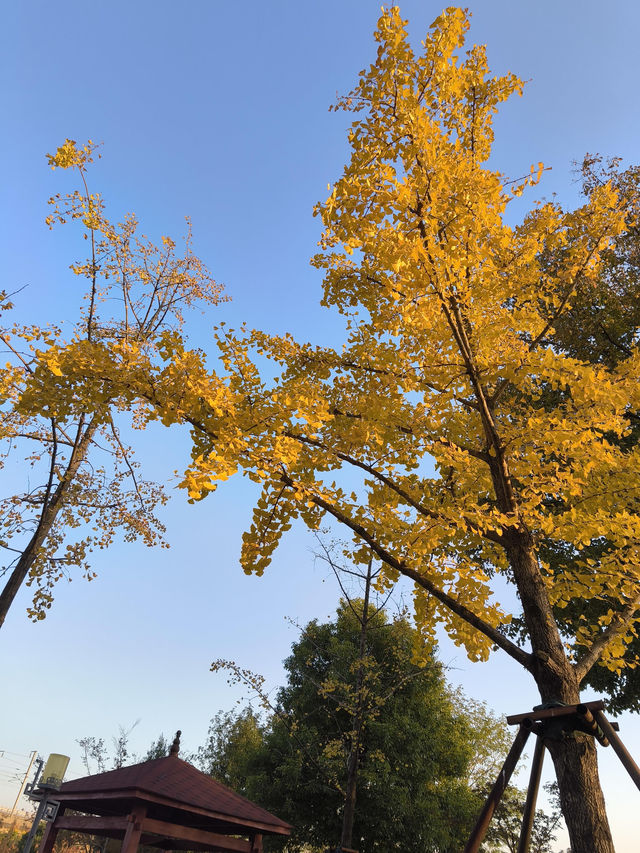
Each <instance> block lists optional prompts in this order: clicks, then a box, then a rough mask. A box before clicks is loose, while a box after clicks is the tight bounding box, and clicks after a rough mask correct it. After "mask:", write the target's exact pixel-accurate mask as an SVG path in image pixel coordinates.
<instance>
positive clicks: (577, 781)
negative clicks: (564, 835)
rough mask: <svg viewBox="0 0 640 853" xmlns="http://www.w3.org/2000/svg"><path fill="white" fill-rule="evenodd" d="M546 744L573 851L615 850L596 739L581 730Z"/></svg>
mask: <svg viewBox="0 0 640 853" xmlns="http://www.w3.org/2000/svg"><path fill="white" fill-rule="evenodd" d="M546 744H547V747H548V748H549V752H550V753H551V756H552V758H553V763H554V766H555V770H556V778H557V780H558V788H559V790H560V805H561V807H562V814H563V815H564V819H565V822H566V824H567V829H568V830H569V839H570V841H571V850H572V853H615V848H614V846H613V839H612V838H611V830H610V828H609V821H608V820H607V812H606V808H605V804H604V797H603V795H602V789H601V788H600V779H599V776H598V760H597V755H596V746H595V743H594V740H593V738H591V737H589V736H588V735H583V734H580V733H577V734H576V735H574V736H573V737H568V738H565V739H564V740H562V741H551V740H547V741H546Z"/></svg>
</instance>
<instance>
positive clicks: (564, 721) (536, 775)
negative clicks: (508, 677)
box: [464, 700, 640, 853]
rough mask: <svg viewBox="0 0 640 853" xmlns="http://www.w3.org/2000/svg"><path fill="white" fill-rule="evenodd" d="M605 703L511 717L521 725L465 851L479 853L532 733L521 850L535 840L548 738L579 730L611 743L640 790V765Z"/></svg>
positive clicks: (510, 720) (543, 709) (551, 708)
mask: <svg viewBox="0 0 640 853" xmlns="http://www.w3.org/2000/svg"><path fill="white" fill-rule="evenodd" d="M604 707H605V705H604V702H603V701H602V700H597V701H595V702H584V703H581V704H579V705H562V704H560V703H558V704H557V705H552V706H548V707H544V706H541V707H539V708H534V709H533V711H529V712H526V713H524V714H513V715H511V716H510V717H507V723H509V725H517V726H518V731H517V733H516V736H515V740H514V742H513V745H512V746H511V749H510V750H509V754H508V755H507V758H506V759H505V762H504V764H503V766H502V770H501V771H500V773H499V774H498V778H497V779H496V782H495V784H494V786H493V788H492V789H491V792H490V793H489V796H488V797H487V800H486V802H485V804H484V808H483V809H482V812H481V813H480V817H479V818H478V820H477V822H476V825H475V827H474V828H473V831H472V832H471V835H470V837H469V840H468V841H467V845H466V847H465V848H464V853H478V851H479V850H480V845H481V844H482V842H483V840H484V837H485V835H486V832H487V829H488V828H489V823H490V821H491V818H492V817H493V814H494V812H495V810H496V808H497V806H498V804H499V802H500V800H501V799H502V795H503V794H504V791H505V788H506V787H507V785H508V784H509V779H510V778H511V775H512V773H513V771H514V769H515V767H516V764H517V763H518V760H519V758H520V756H521V755H522V750H523V749H524V745H525V743H526V740H527V737H528V736H529V733H530V732H533V733H534V734H535V735H536V748H535V752H534V756H533V763H532V766H531V777H530V779H529V786H528V788H527V799H526V802H525V807H524V811H523V815H522V826H521V830H520V840H519V842H518V851H517V853H528V851H529V845H530V843H531V831H532V828H533V820H534V816H535V807H536V800H537V797H538V790H539V787H540V776H541V773H542V763H543V760H544V751H545V740H547V739H554V738H557V737H561V736H563V735H564V734H565V733H569V734H572V733H573V732H576V731H579V732H582V733H584V734H586V735H588V736H589V735H590V736H592V737H594V738H595V739H596V740H597V741H598V742H599V743H600V744H601V745H602V746H609V745H611V746H612V747H613V749H614V751H615V752H616V754H617V756H618V758H619V759H620V761H621V762H622V764H623V766H624V768H625V770H626V771H627V772H628V774H629V775H630V776H631V778H632V779H633V781H634V782H635V784H636V787H637V788H638V789H639V790H640V767H638V765H637V764H636V763H635V761H634V760H633V758H632V757H631V755H630V753H629V752H628V751H627V749H626V747H625V746H624V744H623V743H622V741H621V739H620V737H619V735H618V729H619V726H618V724H617V723H611V722H610V721H609V720H607V718H606V717H605V715H604V713H603V711H604Z"/></svg>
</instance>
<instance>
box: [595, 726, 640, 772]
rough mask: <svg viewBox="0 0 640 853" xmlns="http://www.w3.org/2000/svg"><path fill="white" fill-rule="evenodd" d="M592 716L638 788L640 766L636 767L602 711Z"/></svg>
mask: <svg viewBox="0 0 640 853" xmlns="http://www.w3.org/2000/svg"><path fill="white" fill-rule="evenodd" d="M593 716H594V717H595V718H596V722H597V724H598V725H599V726H600V728H601V729H602V731H603V732H604V733H605V735H606V737H607V740H608V741H609V743H610V744H611V746H612V747H613V748H614V750H615V752H616V754H617V756H618V758H619V759H620V761H621V762H622V764H623V765H624V768H625V770H626V771H627V773H628V774H629V776H631V778H632V779H633V781H634V782H635V783H636V787H637V788H640V767H638V765H637V764H636V763H635V761H634V760H633V758H632V757H631V754H630V753H629V752H627V748H626V747H625V745H624V744H623V743H622V741H621V740H620V737H619V735H618V733H617V732H616V730H615V729H614V728H613V726H612V725H611V723H610V722H609V720H607V718H606V717H605V715H604V714H603V713H602V711H595V713H594V715H593Z"/></svg>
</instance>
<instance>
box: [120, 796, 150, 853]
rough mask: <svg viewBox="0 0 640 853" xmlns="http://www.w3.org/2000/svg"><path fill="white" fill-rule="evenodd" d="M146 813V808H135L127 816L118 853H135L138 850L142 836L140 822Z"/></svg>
mask: <svg viewBox="0 0 640 853" xmlns="http://www.w3.org/2000/svg"><path fill="white" fill-rule="evenodd" d="M146 813H147V810H146V808H144V807H137V808H135V809H134V810H133V811H132V812H131V814H130V815H129V818H128V823H127V829H126V831H125V834H124V838H123V839H122V847H121V848H120V853H136V851H137V850H138V844H140V836H141V835H142V821H143V820H144V818H145V815H146Z"/></svg>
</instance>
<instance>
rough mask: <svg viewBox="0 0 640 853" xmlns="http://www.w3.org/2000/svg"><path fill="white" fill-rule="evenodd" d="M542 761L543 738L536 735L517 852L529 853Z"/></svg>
mask: <svg viewBox="0 0 640 853" xmlns="http://www.w3.org/2000/svg"><path fill="white" fill-rule="evenodd" d="M543 761H544V740H543V739H542V738H541V737H540V736H538V737H537V738H536V748H535V751H534V753H533V763H532V765H531V776H530V778H529V788H528V789H527V799H526V800H525V804H524V812H523V815H522V829H521V830H520V841H519V842H518V851H517V853H529V845H530V843H531V830H532V829H533V820H534V817H535V813H536V800H537V799H538V791H539V789H540V776H541V775H542V762H543Z"/></svg>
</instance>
